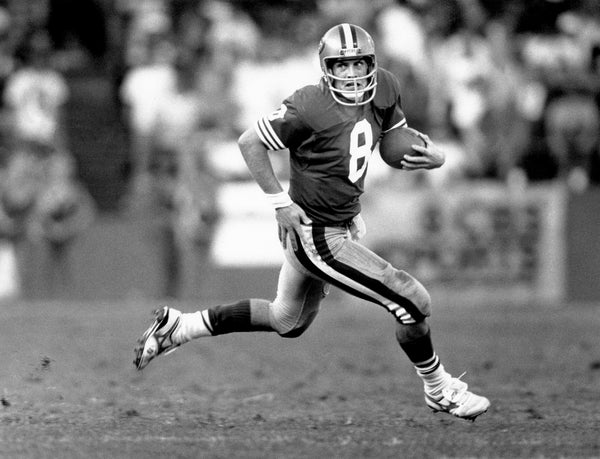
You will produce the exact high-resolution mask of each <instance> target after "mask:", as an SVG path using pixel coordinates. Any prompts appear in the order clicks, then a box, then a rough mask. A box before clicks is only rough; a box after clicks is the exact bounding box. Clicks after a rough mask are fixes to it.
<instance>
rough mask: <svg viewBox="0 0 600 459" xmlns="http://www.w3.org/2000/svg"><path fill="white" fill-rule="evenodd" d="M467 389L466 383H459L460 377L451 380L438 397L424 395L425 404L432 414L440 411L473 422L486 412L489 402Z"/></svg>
mask: <svg viewBox="0 0 600 459" xmlns="http://www.w3.org/2000/svg"><path fill="white" fill-rule="evenodd" d="M461 376H462V375H461ZM467 389H468V386H467V383H466V382H464V381H461V380H460V377H459V378H451V379H450V382H449V384H448V385H447V386H446V387H445V388H444V389H442V392H441V393H440V394H439V395H438V396H433V395H431V394H428V393H425V402H426V403H427V406H429V408H431V409H432V410H433V411H434V412H438V411H441V412H444V413H449V414H452V415H453V416H456V417H458V418H461V419H467V420H469V421H475V418H476V417H477V416H479V415H481V414H483V413H485V412H486V411H487V410H488V408H489V407H490V401H489V400H488V399H487V398H485V397H482V396H481V395H477V394H474V393H473V392H470V391H469V390H467Z"/></svg>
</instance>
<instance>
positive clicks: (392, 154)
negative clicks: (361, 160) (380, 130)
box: [379, 127, 425, 169]
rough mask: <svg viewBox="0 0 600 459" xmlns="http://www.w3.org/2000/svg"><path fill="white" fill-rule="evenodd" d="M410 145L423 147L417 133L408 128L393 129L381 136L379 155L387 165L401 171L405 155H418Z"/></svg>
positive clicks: (421, 139)
mask: <svg viewBox="0 0 600 459" xmlns="http://www.w3.org/2000/svg"><path fill="white" fill-rule="evenodd" d="M412 145H421V146H423V147H424V146H425V141H424V140H423V138H422V137H421V136H420V135H419V132H418V131H416V130H414V129H411V128H408V127H399V128H395V129H392V130H391V131H389V132H387V133H385V134H384V135H383V137H382V139H381V140H380V142H379V154H380V156H381V159H383V161H384V162H385V163H386V164H387V165H389V166H391V167H393V168H395V169H402V160H403V159H404V156H405V155H414V154H419V152H417V151H416V150H414V149H413V148H412Z"/></svg>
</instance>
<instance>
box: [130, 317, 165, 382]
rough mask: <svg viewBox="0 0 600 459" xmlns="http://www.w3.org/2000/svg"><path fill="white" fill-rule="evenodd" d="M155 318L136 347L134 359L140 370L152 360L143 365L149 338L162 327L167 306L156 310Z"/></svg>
mask: <svg viewBox="0 0 600 459" xmlns="http://www.w3.org/2000/svg"><path fill="white" fill-rule="evenodd" d="M155 314H156V315H155V318H154V322H153V323H152V325H150V326H149V327H148V328H147V329H146V331H145V332H144V334H143V335H142V337H141V338H140V339H139V340H138V345H137V346H136V347H135V349H134V352H135V360H134V361H133V363H134V365H135V367H136V368H137V369H138V370H142V369H143V368H145V367H146V365H148V363H150V360H152V359H150V360H148V361H147V362H146V363H145V364H144V365H142V363H143V358H142V357H143V356H144V353H145V352H146V349H147V348H146V344H148V339H149V338H150V337H151V336H153V335H154V332H156V330H158V328H159V327H160V324H161V323H162V321H163V320H164V318H165V316H166V314H165V308H163V309H159V310H158V311H155ZM174 350H175V349H172V350H171V351H170V352H172V351H174Z"/></svg>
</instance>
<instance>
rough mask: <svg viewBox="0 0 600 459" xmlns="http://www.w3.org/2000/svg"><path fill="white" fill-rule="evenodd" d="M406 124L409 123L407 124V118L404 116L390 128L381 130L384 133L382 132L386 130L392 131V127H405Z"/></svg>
mask: <svg viewBox="0 0 600 459" xmlns="http://www.w3.org/2000/svg"><path fill="white" fill-rule="evenodd" d="M406 125H407V124H406V118H404V119H403V120H402V121H400V122H398V123H396V124H394V125H393V126H392V127H391V128H389V129H386V130H385V131H381V133H382V134H385V133H386V132H390V131H391V130H392V129H396V128H398V127H404V126H406Z"/></svg>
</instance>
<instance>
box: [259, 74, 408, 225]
mask: <svg viewBox="0 0 600 459" xmlns="http://www.w3.org/2000/svg"><path fill="white" fill-rule="evenodd" d="M404 124H406V120H405V117H404V113H403V112H402V106H401V102H400V83H399V81H398V79H397V78H396V77H395V76H394V75H393V74H392V73H390V72H388V71H387V70H384V69H379V70H378V72H377V92H376V95H375V98H374V99H373V101H372V102H371V103H369V104H366V105H361V106H356V107H354V106H352V107H346V106H343V105H341V104H338V103H337V102H336V101H335V100H334V99H333V97H332V96H331V94H330V92H329V89H328V88H327V85H326V84H325V82H324V81H321V82H320V83H319V84H318V85H311V86H305V87H303V88H301V89H299V90H297V91H296V92H294V94H292V95H291V96H290V97H288V98H287V99H285V100H284V101H283V104H282V105H281V107H280V108H279V109H278V110H276V111H275V112H273V113H272V114H270V115H268V116H266V117H264V118H262V119H260V120H259V121H258V122H257V123H256V126H255V129H256V132H257V134H258V136H259V137H260V139H261V140H262V142H263V143H264V144H265V146H266V147H267V148H268V149H269V150H283V149H285V148H288V149H289V151H290V189H289V194H290V196H291V198H292V200H293V201H294V202H295V203H296V204H298V205H299V206H300V207H302V209H303V210H304V211H305V212H306V214H307V215H308V217H309V218H310V219H311V220H312V221H313V222H314V223H322V224H331V223H333V224H335V223H342V222H345V221H348V220H350V219H351V218H353V217H354V216H356V215H357V214H358V213H359V212H360V202H359V197H360V195H361V194H362V193H363V191H364V180H365V174H366V172H367V166H368V163H369V158H370V157H371V153H372V152H373V149H374V148H375V146H376V144H377V142H378V141H379V139H380V137H381V135H382V132H385V131H387V130H389V129H391V128H392V127H395V126H402V125H404Z"/></svg>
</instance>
